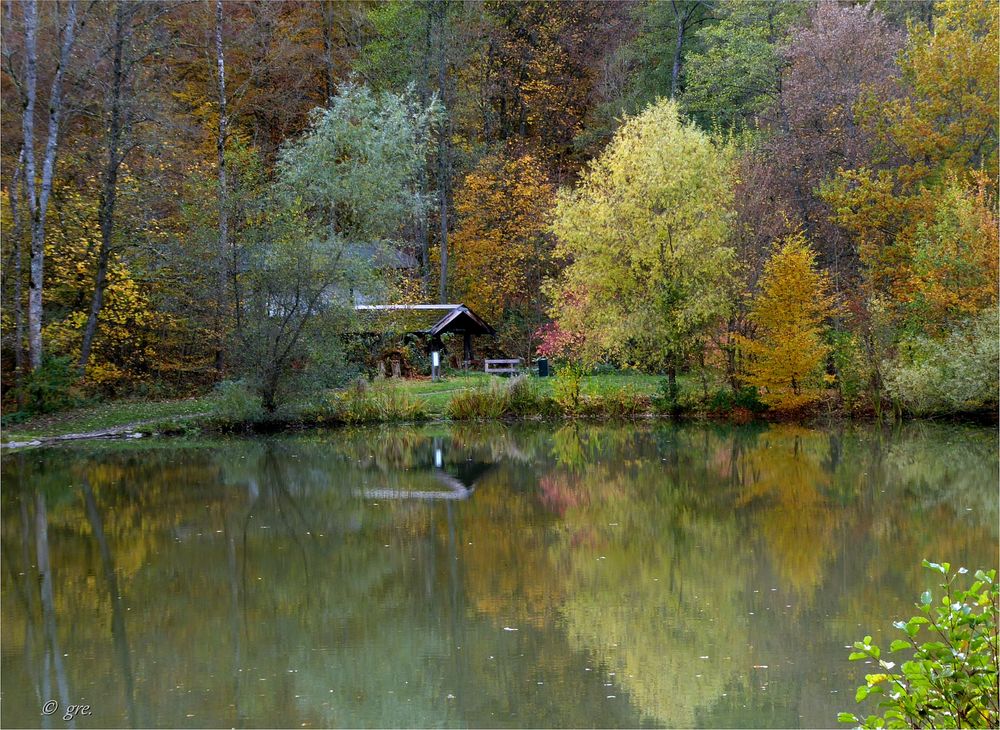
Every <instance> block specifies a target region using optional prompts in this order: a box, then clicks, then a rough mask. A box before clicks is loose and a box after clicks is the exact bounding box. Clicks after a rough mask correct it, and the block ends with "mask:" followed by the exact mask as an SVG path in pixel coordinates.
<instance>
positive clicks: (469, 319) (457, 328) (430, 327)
mask: <svg viewBox="0 0 1000 730" xmlns="http://www.w3.org/2000/svg"><path fill="white" fill-rule="evenodd" d="M354 309H355V311H356V312H357V314H358V318H357V324H356V328H357V329H358V330H359V331H362V332H372V333H381V334H398V335H403V336H404V337H405V336H410V337H422V338H426V339H427V341H428V345H427V350H428V352H435V351H437V352H439V351H441V349H442V348H443V344H442V342H441V337H442V336H443V335H446V334H454V335H462V359H463V360H464V361H465V362H469V361H471V360H472V357H473V355H472V338H473V336H475V335H490V336H495V335H496V330H495V329H493V327H491V326H490V325H489V324H488V323H487V322H486V321H485V320H484V319H483V318H482V317H480V316H479V315H478V314H476V313H475V312H473V311H472V310H471V309H469V308H468V307H467V306H465V305H464V304H359V305H358V306H356V307H355V308H354Z"/></svg>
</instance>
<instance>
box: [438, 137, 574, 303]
mask: <svg viewBox="0 0 1000 730" xmlns="http://www.w3.org/2000/svg"><path fill="white" fill-rule="evenodd" d="M554 195H555V189H554V187H553V186H552V184H551V183H549V181H548V176H547V174H546V171H545V168H544V167H543V165H542V164H541V162H540V161H539V160H538V158H537V157H535V156H534V155H533V154H531V153H523V154H518V153H516V152H515V151H513V150H510V149H508V150H505V151H502V152H499V153H497V154H492V155H488V156H486V157H484V158H483V159H482V160H480V162H479V164H478V165H477V166H476V167H475V169H473V170H472V171H471V172H470V173H469V174H468V175H466V176H465V179H464V180H463V182H462V186H461V187H460V188H459V190H458V191H457V192H456V194H455V210H456V211H457V213H458V215H459V219H460V223H459V225H458V229H457V230H456V231H455V233H454V236H453V237H452V246H453V248H454V262H455V263H454V267H455V268H454V271H453V276H454V288H455V291H456V292H459V293H460V296H459V298H460V299H461V300H462V302H463V303H464V304H467V305H468V306H469V307H471V308H472V309H473V310H474V311H476V312H478V313H479V314H481V315H482V316H483V317H485V318H486V319H487V320H495V319H497V318H499V317H500V316H501V315H502V314H503V313H504V312H505V311H506V310H508V309H523V308H525V307H526V306H528V305H530V304H532V303H533V302H535V301H536V300H537V298H538V296H539V287H540V285H541V280H542V277H543V276H544V275H545V274H546V273H548V270H549V268H550V266H551V247H550V244H549V241H548V238H547V237H546V235H545V231H546V229H547V227H548V225H549V212H550V209H551V206H552V202H553V198H554Z"/></svg>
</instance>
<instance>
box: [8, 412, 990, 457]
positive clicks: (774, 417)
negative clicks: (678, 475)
mask: <svg viewBox="0 0 1000 730" xmlns="http://www.w3.org/2000/svg"><path fill="white" fill-rule="evenodd" d="M577 422H582V423H594V422H598V423H620V424H627V423H651V422H675V423H700V424H709V423H712V424H718V425H724V426H751V425H758V426H772V425H797V426H802V427H804V428H823V427H829V426H834V425H854V424H858V425H872V424H882V425H884V426H892V425H894V424H898V423H905V422H929V423H956V424H966V425H969V426H979V427H983V428H988V427H994V428H995V427H996V426H997V425H998V423H1000V418H998V414H997V413H995V412H987V413H967V414H949V415H924V416H912V415H905V414H904V415H903V416H902V417H896V416H892V417H889V418H887V417H885V416H883V417H882V418H878V417H877V416H875V415H874V414H872V413H868V414H863V415H849V414H845V413H842V412H840V413H837V412H828V413H811V414H808V415H799V416H794V417H793V416H781V415H780V414H773V413H772V414H770V415H757V416H755V417H752V418H745V417H743V415H742V414H726V413H681V414H678V415H670V414H660V413H641V414H636V415H633V416H608V415H602V414H587V415H566V414H561V415H544V416H543V415H523V416H501V417H494V418H450V417H448V416H447V415H434V416H431V417H427V418H412V419H402V420H401V419H392V418H389V419H382V420H379V419H373V420H364V421H355V422H351V421H346V420H336V419H330V420H321V421H317V420H309V421H307V420H304V419H302V418H282V417H280V416H279V417H276V418H268V419H263V420H260V419H247V420H229V419H226V418H224V417H220V416H218V415H216V414H208V413H203V414H191V415H187V416H178V417H174V418H172V419H162V420H161V419H149V420H145V421H136V422H133V423H127V424H122V425H118V426H113V427H109V428H101V429H95V430H91V431H80V432H72V433H59V434H51V435H38V436H33V437H24V438H23V439H22V440H2V441H0V451H6V452H13V451H19V450H23V449H31V448H41V447H45V446H55V445H59V444H64V443H71V442H78V441H98V440H126V439H143V438H168V439H173V438H183V437H185V436H190V435H196V434H215V435H242V436H269V435H274V434H280V433H295V432H311V431H319V430H331V431H335V430H339V429H346V428H357V427H365V426H399V427H404V428H406V427H412V426H421V425H426V424H463V423H501V424H521V423H539V424H541V423H546V424H560V425H561V424H568V423H577ZM5 431H6V429H5ZM0 438H6V434H2V435H0Z"/></svg>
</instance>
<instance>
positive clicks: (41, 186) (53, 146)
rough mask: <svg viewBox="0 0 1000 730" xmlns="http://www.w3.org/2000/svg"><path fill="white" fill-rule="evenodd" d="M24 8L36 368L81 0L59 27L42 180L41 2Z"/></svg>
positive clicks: (31, 336) (32, 356) (31, 339)
mask: <svg viewBox="0 0 1000 730" xmlns="http://www.w3.org/2000/svg"><path fill="white" fill-rule="evenodd" d="M21 7H22V9H23V11H24V72H23V76H22V78H21V79H20V82H19V86H20V87H21V88H22V89H23V91H22V93H23V112H22V116H21V119H22V127H21V132H22V135H23V139H22V143H23V146H24V181H25V185H26V187H27V193H28V194H27V196H26V200H25V202H26V203H27V212H28V214H29V216H30V221H31V222H30V230H31V248H30V280H29V286H28V355H29V360H30V363H31V369H32V370H36V369H38V367H39V366H41V364H42V292H43V289H44V285H45V284H44V273H45V221H46V217H47V215H48V210H49V198H50V196H51V194H52V181H53V177H54V175H55V167H56V155H57V152H58V150H59V132H60V131H61V124H62V122H63V119H62V117H63V112H64V110H65V109H64V103H63V78H64V76H65V74H66V69H67V68H68V67H69V62H70V54H71V53H72V52H73V44H74V43H75V41H76V32H77V7H76V0H68V2H67V4H66V7H65V20H63V21H62V24H61V26H60V28H59V33H58V38H59V45H58V52H57V61H56V68H55V72H54V73H53V74H52V83H51V87H50V89H49V98H48V104H47V108H48V118H47V129H46V135H45V144H44V153H43V155H42V165H41V179H40V180H39V178H38V177H37V165H36V162H35V145H36V144H37V143H38V141H37V140H36V139H35V104H36V102H37V96H38V94H37V86H38V40H37V39H38V3H37V0H25V2H24V3H23V4H22V6H21Z"/></svg>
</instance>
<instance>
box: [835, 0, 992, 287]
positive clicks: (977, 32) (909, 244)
mask: <svg viewBox="0 0 1000 730" xmlns="http://www.w3.org/2000/svg"><path fill="white" fill-rule="evenodd" d="M935 14H936V17H935V20H934V29H933V31H932V30H928V29H927V28H926V27H924V26H922V25H915V26H913V27H912V28H911V35H910V40H909V42H908V44H907V47H906V49H905V50H904V52H903V54H902V55H901V57H900V60H899V65H900V71H901V76H902V89H901V91H902V92H903V93H902V94H901V95H900V96H899V97H898V98H895V99H892V100H888V101H887V100H885V99H880V98H876V97H875V96H874V95H869V97H867V98H866V99H864V100H863V101H862V102H861V103H860V104H859V105H858V109H857V112H858V117H859V121H860V122H861V123H862V124H864V125H866V126H869V127H870V128H872V129H873V131H874V133H875V137H876V139H877V140H878V141H879V147H880V149H879V150H878V155H877V158H876V159H875V160H874V162H875V163H876V165H878V164H880V163H881V164H884V166H883V167H881V169H871V168H868V167H863V168H860V169H855V170H847V171H841V172H840V173H839V175H838V177H837V178H835V179H834V180H833V181H831V182H830V183H829V184H827V185H826V186H825V189H824V191H823V197H824V198H825V199H826V200H827V202H829V203H830V204H831V206H832V207H833V209H834V211H835V213H834V220H835V222H837V223H839V224H840V225H842V226H844V227H845V228H847V229H848V230H850V231H851V232H853V233H854V234H855V236H856V237H857V240H858V245H859V253H860V255H861V259H862V261H863V262H864V263H865V265H866V266H867V267H868V270H869V276H870V283H871V285H872V286H873V288H874V289H875V290H877V291H884V292H886V293H888V294H890V296H892V297H893V298H894V299H895V300H896V301H900V302H906V301H907V292H908V291H909V289H910V288H911V286H912V275H913V271H912V267H911V263H912V260H913V253H914V252H913V248H914V241H915V238H916V236H917V232H918V229H919V228H920V226H921V225H922V224H928V223H929V222H930V221H931V220H932V219H933V218H934V215H935V209H936V207H937V202H938V198H939V194H940V191H941V188H942V187H943V186H944V185H945V184H947V182H948V181H949V180H950V179H953V178H958V179H959V180H960V181H961V182H963V184H964V182H965V178H966V177H967V176H968V175H969V174H970V173H972V172H975V171H979V173H980V174H982V175H986V176H987V179H988V181H989V183H988V192H989V193H990V194H991V195H992V194H995V192H996V187H997V178H996V174H997V162H998V160H997V149H998V144H997V140H998V138H997V128H998V116H1000V98H998V91H997V83H996V79H997V73H998V56H1000V45H998V19H1000V18H998V12H997V7H996V4H995V3H994V2H993V1H992V0H942V2H940V3H938V4H937V6H936V8H935Z"/></svg>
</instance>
